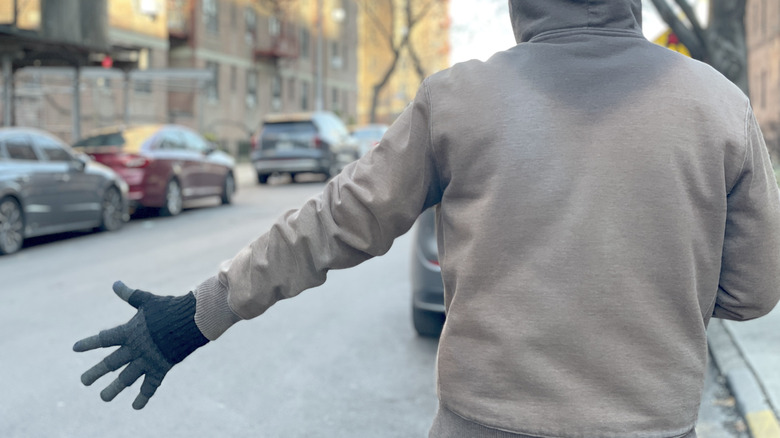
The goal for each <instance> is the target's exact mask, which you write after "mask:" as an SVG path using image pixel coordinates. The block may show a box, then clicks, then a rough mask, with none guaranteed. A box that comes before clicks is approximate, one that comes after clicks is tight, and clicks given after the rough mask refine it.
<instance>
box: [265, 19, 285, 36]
mask: <svg viewBox="0 0 780 438" xmlns="http://www.w3.org/2000/svg"><path fill="white" fill-rule="evenodd" d="M280 33H282V24H281V23H280V22H279V19H278V18H276V17H274V16H273V15H272V16H270V17H268V35H271V36H272V37H275V36H279V34H280Z"/></svg>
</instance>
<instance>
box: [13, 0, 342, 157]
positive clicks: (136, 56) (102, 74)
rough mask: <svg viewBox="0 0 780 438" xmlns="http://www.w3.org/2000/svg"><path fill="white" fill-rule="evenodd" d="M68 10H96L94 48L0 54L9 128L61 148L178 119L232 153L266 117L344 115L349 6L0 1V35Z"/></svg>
mask: <svg viewBox="0 0 780 438" xmlns="http://www.w3.org/2000/svg"><path fill="white" fill-rule="evenodd" d="M84 4H90V5H92V6H90V8H82V7H81V5H84ZM93 4H99V5H101V6H102V9H101V8H95V7H94V5H93ZM80 9H84V11H85V12H86V11H87V9H89V11H93V12H94V11H98V13H93V15H94V16H93V17H92V19H91V21H92V22H96V23H102V24H100V25H99V26H96V27H97V28H99V29H102V34H101V36H102V39H101V40H100V42H101V43H102V44H89V41H88V40H84V41H81V40H80V38H81V37H82V35H80V34H79V35H75V36H74V37H73V39H74V41H72V42H70V41H69V44H68V45H67V47H65V48H66V49H67V51H66V52H65V53H66V54H69V55H72V56H70V58H68V59H67V60H65V61H63V62H55V61H56V60H57V54H56V53H57V52H58V51H59V52H62V51H63V50H62V49H63V44H62V41H61V40H60V41H57V40H54V39H53V40H51V41H43V42H42V43H41V44H39V45H42V46H43V48H41V47H36V48H35V49H36V50H35V51H27V52H22V51H19V50H18V49H16V48H14V52H13V53H10V52H9V54H8V56H5V58H3V59H14V60H16V61H14V63H13V65H12V66H11V67H12V68H11V69H9V70H12V71H13V74H12V75H8V76H10V77H11V78H12V80H11V81H3V79H2V77H0V84H2V85H3V86H4V87H6V83H5V82H10V83H9V84H8V86H7V88H8V93H6V94H8V95H12V96H13V98H12V99H11V100H12V102H13V104H12V105H9V107H11V111H6V113H10V116H11V117H9V119H10V120H11V123H12V124H15V125H23V126H34V127H39V128H42V129H46V130H49V131H51V132H53V133H55V134H57V135H59V136H60V137H62V138H63V139H65V140H66V141H72V140H74V139H75V138H76V137H79V135H80V134H85V133H88V132H89V131H91V130H93V129H96V128H102V127H106V126H115V125H119V124H131V125H132V124H139V123H181V124H185V125H189V126H191V127H193V128H195V129H197V130H198V131H200V132H202V133H203V134H205V135H207V136H208V137H211V138H212V139H213V140H215V141H217V142H219V143H221V144H222V145H223V146H224V147H225V148H227V149H229V150H231V151H232V152H234V153H238V148H239V146H240V145H241V144H246V143H247V142H248V139H249V134H250V132H251V131H254V130H256V129H257V127H258V125H259V122H260V120H261V119H262V117H263V116H264V115H265V114H266V113H269V112H297V111H311V110H314V109H316V108H317V107H318V103H320V102H321V105H319V107H320V108H322V109H326V110H331V111H334V112H336V113H338V114H339V115H341V117H342V118H343V119H344V120H345V121H346V122H349V121H352V120H354V119H355V117H356V101H357V79H356V78H357V60H356V51H357V6H356V5H355V3H354V0H23V1H22V0H8V1H6V2H0V39H2V38H5V41H10V42H12V43H16V42H18V41H22V37H23V36H25V35H28V34H29V35H32V37H31V38H32V39H34V40H36V41H40V40H41V38H40V35H42V34H45V33H46V32H47V30H46V29H44V28H43V25H44V24H45V23H46V22H47V20H46V19H42V16H43V15H46V14H47V13H49V14H51V13H52V12H53V11H55V10H57V11H60V15H63V20H61V21H62V22H63V24H65V23H66V22H67V23H71V24H73V23H76V24H78V23H79V22H80V21H73V17H71V18H68V17H67V14H78V11H80ZM44 18H45V17H44ZM65 18H68V19H67V20H66V19H65ZM85 22H86V20H85ZM319 23H321V24H322V35H323V36H322V39H321V40H320V39H319V38H318V36H319V35H320V32H319V29H320V28H319V26H318V24H319ZM72 27H73V26H72V25H71V26H61V28H62V32H67V31H69V29H71V28H72ZM76 27H78V26H76ZM87 30H89V29H87ZM71 33H74V32H71ZM76 33H77V32H76ZM74 34H75V33H74ZM81 39H84V38H81ZM93 39H94V38H93ZM320 42H321V46H320V45H319V44H320ZM6 46H8V44H6ZM6 46H2V45H0V48H3V47H6ZM14 47H16V44H15V45H14ZM47 47H48V49H47ZM319 47H321V48H322V50H321V53H322V58H321V59H322V64H321V65H322V68H321V69H318V68H317V62H316V61H317V59H318V56H317V54H318V48H319ZM0 55H2V53H0ZM20 60H21V61H20ZM6 64H8V62H7V63H6ZM53 66H56V67H57V68H51V67H53ZM77 66H78V67H79V69H78V73H76V71H77V70H76V68H75V67H77ZM187 72H189V74H190V75H189V76H188V75H187ZM196 73H201V74H205V73H210V74H211V76H210V77H212V78H213V81H212V80H208V79H204V77H203V76H202V75H200V76H199V75H195V74H196ZM207 77H208V75H207ZM318 78H322V81H321V84H322V87H321V89H322V93H321V96H322V98H321V99H318V95H319V94H318V93H317V90H318V87H317V84H318V83H319V82H318V80H317V79H318ZM76 84H78V87H77V89H78V90H79V91H78V97H79V99H74V96H75V94H74V90H75V89H76V87H75V85H76ZM3 108H4V105H0V120H2V119H3V118H4V117H5V115H4V114H3ZM75 114H78V117H75V116H74V115H75Z"/></svg>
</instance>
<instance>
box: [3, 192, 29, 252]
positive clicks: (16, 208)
mask: <svg viewBox="0 0 780 438" xmlns="http://www.w3.org/2000/svg"><path fill="white" fill-rule="evenodd" d="M22 243H24V214H23V213H22V207H21V206H20V205H19V202H18V201H17V200H16V199H14V198H12V197H10V196H7V197H5V198H2V199H0V254H13V253H15V252H16V251H19V250H20V249H22Z"/></svg>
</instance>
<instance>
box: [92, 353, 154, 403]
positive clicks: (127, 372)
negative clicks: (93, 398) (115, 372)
mask: <svg viewBox="0 0 780 438" xmlns="http://www.w3.org/2000/svg"><path fill="white" fill-rule="evenodd" d="M143 374H144V368H143V366H141V364H140V363H139V361H133V362H130V365H128V366H127V368H125V369H124V370H122V372H121V373H119V377H117V378H116V379H115V380H114V381H113V382H111V384H110V385H108V386H107V387H106V388H105V389H104V390H103V391H101V392H100V398H102V399H103V401H107V402H109V401H111V400H113V399H114V398H115V397H116V396H117V395H119V393H120V392H122V390H124V389H125V388H127V387H128V386H130V385H132V384H133V383H134V382H135V381H136V380H138V378H139V377H141V376H142V375H143Z"/></svg>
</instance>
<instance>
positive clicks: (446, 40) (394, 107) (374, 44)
mask: <svg viewBox="0 0 780 438" xmlns="http://www.w3.org/2000/svg"><path fill="white" fill-rule="evenodd" d="M407 2H411V4H410V6H411V9H412V15H413V16H414V17H422V18H420V19H419V21H418V22H417V23H415V24H414V25H413V27H412V30H411V35H410V36H409V46H408V47H406V48H403V49H402V50H401V51H400V53H399V56H398V59H397V60H396V61H395V62H396V66H395V70H394V72H393V73H392V76H391V77H390V79H389V80H388V82H387V84H386V85H385V86H384V87H383V88H382V90H381V91H380V92H379V94H378V96H377V107H376V113H375V120H374V121H375V122H377V123H387V124H389V123H392V121H393V120H395V118H396V117H397V116H398V115H399V114H400V113H401V112H402V111H403V109H404V108H405V107H406V105H407V104H408V103H409V102H410V101H411V100H412V99H414V96H415V94H416V92H417V88H418V87H419V86H420V83H421V82H422V80H423V79H424V77H425V76H428V75H430V74H432V73H435V72H437V71H439V70H442V69H445V68H447V67H449V65H450V36H449V33H450V17H449V3H448V2H447V1H446V0H393V1H372V0H364V1H360V2H358V3H359V13H358V56H357V57H358V90H359V91H358V102H357V111H358V119H357V122H358V123H359V124H366V123H370V122H371V121H372V120H371V112H372V105H373V101H374V90H375V87H376V85H377V84H379V83H381V82H382V79H383V78H384V76H385V75H386V74H387V72H388V70H389V69H391V68H392V64H393V62H394V58H395V54H394V53H393V48H392V47H391V44H390V37H391V36H392V38H393V45H394V46H395V47H398V46H400V45H401V42H402V40H403V38H404V37H405V35H406V32H407V20H406V8H407ZM393 16H395V20H393ZM409 48H411V49H412V50H413V52H410V50H409ZM413 53H414V55H416V56H413ZM415 58H416V59H417V60H418V61H419V70H421V72H420V71H418V64H417V62H415Z"/></svg>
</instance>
